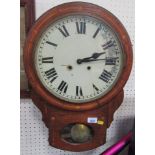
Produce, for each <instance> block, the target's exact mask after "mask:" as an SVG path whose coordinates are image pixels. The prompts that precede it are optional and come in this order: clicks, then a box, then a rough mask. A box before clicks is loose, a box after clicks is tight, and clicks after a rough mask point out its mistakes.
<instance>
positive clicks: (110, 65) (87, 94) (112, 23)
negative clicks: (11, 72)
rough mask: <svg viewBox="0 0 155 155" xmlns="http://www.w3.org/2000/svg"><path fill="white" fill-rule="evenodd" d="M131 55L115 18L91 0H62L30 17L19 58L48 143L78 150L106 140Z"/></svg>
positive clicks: (123, 33) (129, 68) (129, 64)
mask: <svg viewBox="0 0 155 155" xmlns="http://www.w3.org/2000/svg"><path fill="white" fill-rule="evenodd" d="M132 59H133V58H132V46H131V41H130V38H129V36H128V34H127V32H126V30H125V28H124V27H123V25H122V24H121V22H120V21H119V20H118V19H117V18H116V17H115V16H114V15H113V14H111V13H110V12H109V11H107V10H105V9H104V8H101V7H99V6H96V5H94V4H90V3H84V2H71V3H65V4H62V5H59V6H56V7H54V8H52V9H51V10H49V11H47V12H46V13H45V14H43V15H42V16H41V17H40V18H39V19H38V20H37V21H36V23H35V24H34V26H33V27H32V29H31V30H30V32H29V35H28V37H27V40H26V43H25V47H24V64H25V70H26V74H27V77H28V80H29V82H30V84H31V86H32V92H31V98H32V100H33V101H34V103H35V104H36V106H37V107H38V108H39V109H40V110H41V112H42V115H43V121H44V122H45V124H46V126H47V128H48V129H49V143H50V145H52V146H54V147H56V148H59V149H63V150H70V151H84V150H90V149H93V148H96V147H98V146H101V145H102V144H104V143H105V142H106V129H107V128H108V127H109V126H110V124H111V122H112V120H113V115H114V112H115V111H116V110H117V108H118V107H119V106H120V105H121V103H122V101H123V97H124V92H123V87H124V85H125V83H126V82H127V80H128V77H129V75H130V72H131V68H132Z"/></svg>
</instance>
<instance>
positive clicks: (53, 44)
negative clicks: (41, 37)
mask: <svg viewBox="0 0 155 155" xmlns="http://www.w3.org/2000/svg"><path fill="white" fill-rule="evenodd" d="M46 43H47V44H49V45H52V46H55V47H57V46H58V45H57V44H55V43H52V42H50V41H46Z"/></svg>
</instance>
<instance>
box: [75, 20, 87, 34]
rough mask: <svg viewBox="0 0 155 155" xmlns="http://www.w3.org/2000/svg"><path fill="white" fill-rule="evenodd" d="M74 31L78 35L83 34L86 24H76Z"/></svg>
mask: <svg viewBox="0 0 155 155" xmlns="http://www.w3.org/2000/svg"><path fill="white" fill-rule="evenodd" d="M76 29H77V32H78V34H85V33H86V23H85V22H80V23H78V22H76Z"/></svg>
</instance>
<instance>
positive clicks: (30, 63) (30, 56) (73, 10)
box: [24, 2, 133, 111]
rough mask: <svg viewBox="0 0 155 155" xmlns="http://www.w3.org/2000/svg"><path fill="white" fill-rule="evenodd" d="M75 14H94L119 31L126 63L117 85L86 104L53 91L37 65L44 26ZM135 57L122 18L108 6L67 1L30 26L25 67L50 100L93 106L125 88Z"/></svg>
mask: <svg viewBox="0 0 155 155" xmlns="http://www.w3.org/2000/svg"><path fill="white" fill-rule="evenodd" d="M74 14H80V15H88V16H92V17H94V18H97V19H99V20H100V21H103V22H105V23H106V24H107V25H108V26H109V27H111V28H112V29H113V30H114V32H115V33H116V35H117V37H118V39H119V41H120V43H121V45H122V50H123V53H124V62H123V63H124V66H123V69H122V73H121V75H120V77H119V79H118V81H117V82H116V84H115V85H114V86H113V88H112V89H111V90H110V91H109V92H108V93H107V94H105V95H104V96H103V97H101V98H99V99H96V100H94V101H90V102H85V103H83V104H76V103H71V102H67V101H64V100H62V99H59V98H57V97H56V96H54V95H53V94H51V93H50V92H49V91H48V90H47V89H46V88H45V87H44V86H43V84H42V83H41V82H40V80H39V78H38V76H37V73H36V69H35V65H34V49H35V45H36V42H37V41H38V39H39V37H40V36H41V34H42V32H44V29H46V28H47V27H48V26H49V25H50V24H51V23H54V22H55V21H57V20H59V19H60V18H62V17H65V16H69V15H74ZM132 60H133V56H132V45H131V41H130V38H129V36H128V33H127V32H126V30H125V28H124V26H123V25H122V24H121V22H120V21H119V20H118V19H117V18H116V17H115V16H114V15H113V14H111V13H110V12H109V11H107V10H106V9H104V8H101V7H99V6H97V5H94V4H91V3H85V2H71V3H65V4H62V5H59V6H56V7H54V8H52V9H50V10H49V11H47V12H46V13H45V14H43V15H42V16H41V17H40V18H39V19H38V20H37V21H36V23H35V24H34V26H33V27H32V29H31V30H30V33H29V34H28V37H27V39H26V42H25V46H24V65H25V70H26V74H27V77H28V80H29V82H30V84H31V86H32V88H33V90H34V91H36V92H37V93H38V95H40V96H41V97H42V98H43V99H44V100H45V101H46V102H47V103H49V104H51V105H53V106H56V107H58V108H62V109H66V110H74V111H82V110H91V109H95V108H98V107H101V106H103V105H104V104H106V103H107V102H109V101H110V100H111V99H112V98H114V97H115V96H116V95H117V94H118V93H119V92H120V91H121V90H122V89H123V87H124V85H125V83H126V81H127V80H128V77H129V75H130V72H131V68H132Z"/></svg>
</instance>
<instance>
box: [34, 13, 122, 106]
mask: <svg viewBox="0 0 155 155" xmlns="http://www.w3.org/2000/svg"><path fill="white" fill-rule="evenodd" d="M34 52H35V68H36V72H37V75H38V77H39V79H40V81H41V83H42V84H43V86H44V87H45V88H46V89H47V90H48V91H49V92H50V93H51V94H53V95H54V96H56V97H58V98H60V99H62V100H65V101H69V102H72V103H84V102H89V101H93V100H96V99H98V98H100V97H102V96H104V95H105V94H107V93H108V92H109V91H110V90H111V89H112V88H113V86H114V85H115V84H116V82H117V80H118V78H119V76H120V74H121V71H122V67H123V59H124V55H123V51H122V48H121V44H120V41H119V39H118V37H117V35H116V34H115V32H114V31H113V29H112V28H110V27H109V26H108V25H107V24H106V23H105V22H103V21H100V20H98V19H96V18H94V17H90V16H86V15H72V16H67V17H64V18H61V19H59V20H57V21H55V22H54V23H51V24H50V25H49V26H48V27H47V28H46V29H44V31H43V32H42V34H41V36H40V38H39V40H38V42H37V44H36V48H35V51H34Z"/></svg>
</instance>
